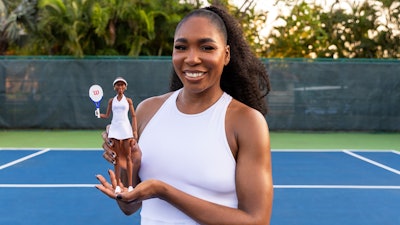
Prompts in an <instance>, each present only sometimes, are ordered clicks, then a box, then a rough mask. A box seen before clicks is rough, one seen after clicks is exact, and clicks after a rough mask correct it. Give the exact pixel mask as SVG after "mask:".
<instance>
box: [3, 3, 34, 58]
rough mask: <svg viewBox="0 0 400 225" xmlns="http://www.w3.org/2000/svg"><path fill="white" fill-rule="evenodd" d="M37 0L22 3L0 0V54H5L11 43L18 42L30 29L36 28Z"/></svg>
mask: <svg viewBox="0 0 400 225" xmlns="http://www.w3.org/2000/svg"><path fill="white" fill-rule="evenodd" d="M36 4H37V1H36V0H30V1H29V0H23V1H21V2H20V3H18V2H16V1H10V0H0V54H1V55H4V54H5V53H6V51H7V49H8V47H9V45H10V44H16V43H17V42H19V41H20V40H21V38H22V37H23V36H24V35H25V34H26V33H27V32H29V31H33V30H35V17H36V13H37V10H36Z"/></svg>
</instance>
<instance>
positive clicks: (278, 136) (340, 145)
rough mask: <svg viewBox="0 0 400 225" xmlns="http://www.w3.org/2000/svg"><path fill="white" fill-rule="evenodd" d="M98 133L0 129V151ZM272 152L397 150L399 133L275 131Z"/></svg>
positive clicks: (88, 138) (89, 141) (94, 144)
mask: <svg viewBox="0 0 400 225" xmlns="http://www.w3.org/2000/svg"><path fill="white" fill-rule="evenodd" d="M101 132H102V130H0V148H100V147H101V144H102V139H101V136H100V134H101ZM270 135H271V148H272V149H363V150H369V149H371V150H397V151H400V133H362V132H277V131H271V134H270Z"/></svg>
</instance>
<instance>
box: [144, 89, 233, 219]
mask: <svg viewBox="0 0 400 225" xmlns="http://www.w3.org/2000/svg"><path fill="white" fill-rule="evenodd" d="M179 92H180V90H178V91H176V92H174V93H173V94H172V95H171V96H170V97H169V98H168V99H167V101H166V102H165V103H164V104H163V105H162V106H161V108H160V109H159V110H158V112H157V113H156V114H155V115H154V116H153V118H152V119H151V120H150V121H149V123H148V124H147V126H146V128H145V129H144V130H143V132H142V134H141V136H140V140H139V145H140V148H141V150H142V164H141V168H140V172H139V175H140V178H141V179H142V180H143V181H144V180H148V179H158V180H161V181H164V182H166V183H168V184H170V185H172V186H174V187H175V188H177V189H179V190H181V191H183V192H186V193H188V194H191V195H194V196H196V197H199V198H202V199H205V200H208V201H211V202H214V203H217V204H221V205H225V206H228V207H233V208H237V206H238V200H237V196H236V187H235V167H236V161H235V159H234V157H233V155H232V152H231V150H230V148H229V145H228V140H227V138H226V132H225V115H226V110H227V108H228V105H229V103H230V102H231V100H232V97H231V96H229V95H228V94H226V93H224V94H223V95H222V96H221V98H220V99H219V100H218V101H217V102H216V103H215V104H213V105H212V106H211V107H210V108H208V109H207V110H205V111H203V112H201V113H198V114H184V113H182V112H180V111H179V110H178V108H177V106H176V99H177V96H178V94H179ZM141 217H142V222H141V225H161V224H163V225H165V224H183V225H189V224H191V225H192V224H197V223H196V222H195V221H194V220H192V219H191V218H190V217H188V216H186V215H185V214H184V213H182V212H181V211H179V210H178V209H176V208H175V207H174V206H172V205H170V204H169V203H167V202H166V201H163V200H160V199H158V198H154V199H149V200H146V201H144V202H143V206H142V210H141Z"/></svg>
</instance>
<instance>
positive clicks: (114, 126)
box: [108, 95, 133, 140]
mask: <svg viewBox="0 0 400 225" xmlns="http://www.w3.org/2000/svg"><path fill="white" fill-rule="evenodd" d="M117 97H118V95H117V96H115V97H114V99H113V101H112V114H113V117H112V120H111V125H110V129H109V131H108V138H115V139H117V140H124V139H128V138H133V133H132V126H131V123H130V121H129V118H128V113H129V103H128V100H126V97H125V95H122V98H121V100H120V101H118V99H117Z"/></svg>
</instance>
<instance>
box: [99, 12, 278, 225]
mask: <svg viewBox="0 0 400 225" xmlns="http://www.w3.org/2000/svg"><path fill="white" fill-rule="evenodd" d="M172 61H173V67H174V72H173V76H172V80H171V91H172V92H170V93H167V94H165V95H161V96H157V97H152V98H150V99H147V100H145V101H143V102H142V103H141V104H140V105H139V106H138V107H137V110H136V115H137V121H138V134H139V139H138V144H133V145H132V154H133V158H134V162H133V164H134V174H135V173H137V172H138V171H139V172H138V176H134V179H135V181H136V182H137V185H136V187H135V188H134V190H133V191H132V192H126V191H123V192H122V193H120V194H117V195H116V194H114V192H113V191H112V190H113V187H115V185H116V179H115V175H114V173H113V171H109V174H110V179H111V184H109V183H108V182H107V181H106V179H105V178H104V177H103V176H101V175H98V176H97V178H98V179H99V181H100V183H101V184H99V185H97V186H96V187H97V188H98V189H100V190H101V191H102V192H103V193H105V194H106V195H108V196H109V197H111V198H113V199H116V200H117V203H118V205H119V207H120V208H121V210H122V211H123V212H124V213H126V214H128V215H129V214H132V213H134V212H135V211H136V210H138V209H139V208H140V207H142V210H141V220H142V221H141V224H142V225H146V224H178V223H179V224H218V225H222V224H229V225H234V224H240V225H245V224H251V225H256V224H263V225H265V224H269V221H270V217H271V211H272V199H273V183H272V169H271V154H270V142H269V131H268V126H267V123H266V121H265V118H264V116H263V113H266V105H265V100H264V96H265V95H266V94H267V93H268V91H269V88H270V87H269V78H268V75H267V73H266V70H265V67H264V65H263V64H262V63H261V62H260V61H259V60H258V59H257V58H256V57H255V56H254V55H253V54H252V53H251V51H250V48H249V46H248V45H247V44H246V42H245V40H244V38H243V34H242V31H241V30H240V28H239V25H238V23H237V22H236V21H235V20H234V18H233V17H231V16H230V15H229V14H228V13H226V11H224V10H222V9H220V8H217V7H207V8H204V9H199V10H195V11H193V12H192V13H190V14H188V15H187V16H186V17H185V18H184V19H183V20H182V21H181V22H180V23H179V24H178V26H177V28H176V30H175V37H174V51H173V55H172ZM232 97H233V98H232ZM139 146H140V147H139ZM103 148H104V149H105V153H104V157H105V158H106V159H107V160H109V161H111V160H113V159H112V149H111V148H110V147H109V146H108V145H107V144H106V143H105V144H104V145H103ZM139 168H140V170H139ZM124 190H125V189H124Z"/></svg>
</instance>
